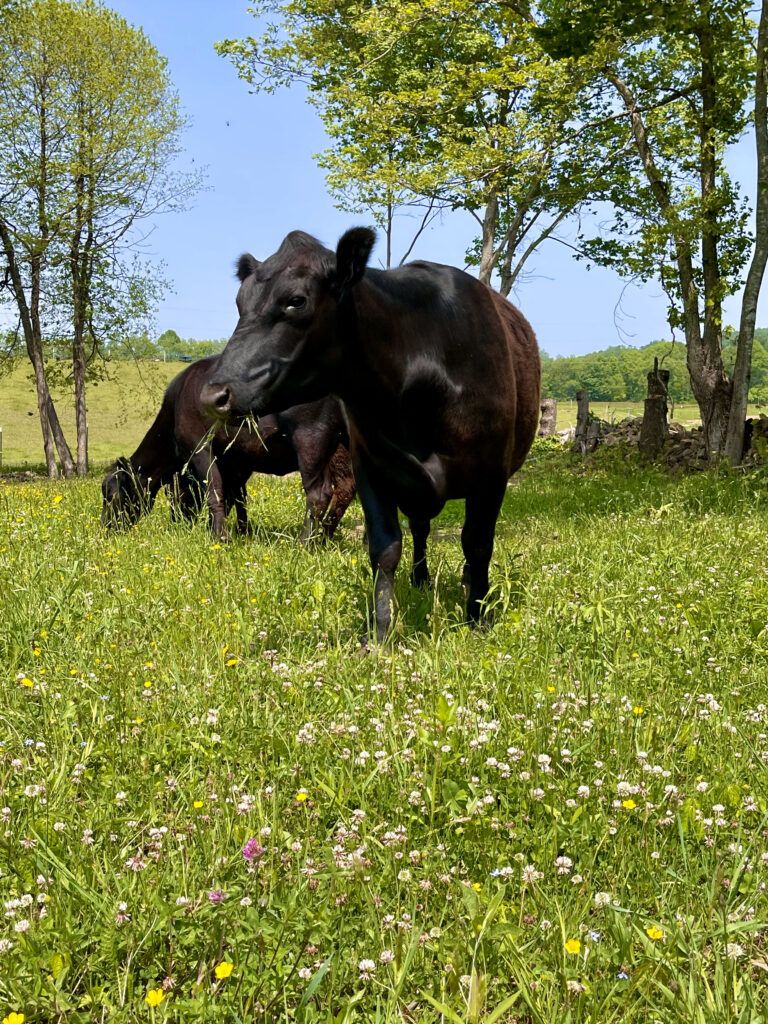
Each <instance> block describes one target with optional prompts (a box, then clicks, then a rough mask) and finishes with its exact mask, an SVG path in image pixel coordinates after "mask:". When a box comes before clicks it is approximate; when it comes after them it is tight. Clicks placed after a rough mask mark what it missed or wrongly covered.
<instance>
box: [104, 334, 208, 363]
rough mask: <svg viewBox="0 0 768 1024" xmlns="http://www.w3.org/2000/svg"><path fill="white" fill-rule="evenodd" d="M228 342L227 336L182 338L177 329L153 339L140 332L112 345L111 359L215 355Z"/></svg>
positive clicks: (188, 357) (110, 348)
mask: <svg viewBox="0 0 768 1024" xmlns="http://www.w3.org/2000/svg"><path fill="white" fill-rule="evenodd" d="M226 343H227V339H226V338H218V339H215V340H213V341H204V340H200V339H198V338H180V337H179V336H178V334H177V333H176V331H164V332H163V333H162V334H161V335H160V337H159V338H158V339H157V340H156V341H153V340H152V339H151V338H150V337H149V335H147V334H140V335H136V336H135V337H131V338H127V339H126V340H125V341H120V342H118V343H116V344H114V345H111V346H110V347H109V350H108V357H109V358H110V359H162V360H168V361H170V360H174V359H182V360H184V361H186V360H191V359H204V358H205V357H206V356H215V355H217V354H218V353H219V352H221V351H222V349H223V348H224V346H225V345H226Z"/></svg>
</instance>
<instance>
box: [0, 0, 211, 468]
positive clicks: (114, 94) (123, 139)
mask: <svg viewBox="0 0 768 1024" xmlns="http://www.w3.org/2000/svg"><path fill="white" fill-rule="evenodd" d="M0 62H2V66H3V70H4V75H3V79H2V81H0V133H1V134H2V137H3V139H4V146H3V147H2V149H1V150H0V194H1V195H2V207H1V208H0V244H1V245H2V252H3V255H4V258H5V261H6V264H7V267H8V276H9V279H10V282H11V292H12V295H13V301H14V303H15V305H16V307H17V309H18V312H19V317H20V320H21V324H22V329H23V333H24V338H25V342H26V346H27V351H28V354H29V357H30V359H31V361H32V363H33V366H34V370H35V381H36V386H37V392H38V411H39V415H40V421H41V428H42V433H43V444H44V448H45V453H46V464H47V466H48V472H49V473H50V474H51V475H55V474H56V472H57V468H56V459H55V452H54V446H53V442H55V445H56V448H57V449H58V454H59V458H60V460H61V463H62V469H63V471H64V473H65V474H66V475H70V474H71V473H72V472H73V471H74V470H75V465H74V461H73V459H72V456H71V453H70V450H69V446H68V445H67V442H66V439H65V438H64V435H63V432H62V431H61V428H60V425H59V423H58V417H57V416H56V411H55V408H54V405H53V401H52V398H51V395H50V388H49V386H48V382H47V378H46V370H45V365H44V361H43V341H44V337H45V335H46V333H53V334H55V335H57V336H58V337H67V338H69V341H70V346H71V358H72V381H73V385H74V392H75V413H76V424H77V464H76V469H77V472H79V473H84V472H85V471H86V468H87V447H86V438H87V432H86V398H85V388H86V378H87V368H88V364H89V361H90V360H91V359H92V358H93V357H94V355H95V354H96V352H97V350H98V349H99V347H100V346H101V347H104V346H106V345H108V343H109V339H110V335H112V336H114V334H116V333H117V332H122V331H125V329H126V326H127V325H129V324H130V323H131V322H133V321H134V320H135V319H137V318H138V319H141V318H142V317H144V316H145V315H146V312H147V309H148V307H149V306H151V305H152V304H153V302H154V300H155V299H156V297H157V291H156V288H157V281H156V279H155V277H154V275H151V274H149V273H148V272H147V269H146V266H145V265H141V261H140V260H139V262H138V263H137V261H136V258H135V256H134V258H133V259H131V250H132V246H134V245H135V243H136V241H137V237H138V236H137V232H136V225H137V224H138V223H139V222H140V221H141V220H142V219H143V218H146V217H147V216H149V215H150V214H154V213H156V212H158V211H161V210H169V209H174V208H176V207H178V206H179V204H180V203H182V202H183V201H184V200H185V199H186V198H187V197H188V196H190V195H191V194H192V193H193V192H194V191H195V189H196V188H197V187H198V186H199V179H198V178H197V176H194V175H185V174H175V173H173V172H172V171H171V169H170V164H171V161H172V160H173V158H174V157H175V156H176V154H177V153H178V149H179V143H178V140H179V136H180V133H181V130H182V128H183V127H184V120H183V118H182V116H181V114H180V113H179V108H178V98H177V96H176V94H175V93H174V92H173V91H172V88H171V85H170V81H169V78H168V75H167V71H166V66H165V61H164V60H163V59H162V58H161V57H160V56H159V54H158V53H157V51H156V50H155V49H154V47H153V46H152V45H151V43H150V42H149V40H148V39H147V38H146V36H144V34H143V33H142V32H141V31H140V30H138V29H135V28H133V27H131V26H129V25H128V24H127V22H125V21H124V20H123V19H122V18H120V17H119V16H118V15H116V14H114V13H113V12H111V11H109V10H107V9H106V8H104V7H102V6H100V5H99V4H98V3H96V2H95V0H82V2H74V0H22V2H20V3H19V4H18V5H17V6H16V8H15V10H14V12H13V13H12V16H10V17H5V18H4V19H3V21H2V23H1V27H0Z"/></svg>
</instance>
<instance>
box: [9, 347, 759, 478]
mask: <svg viewBox="0 0 768 1024" xmlns="http://www.w3.org/2000/svg"><path fill="white" fill-rule="evenodd" d="M184 367H185V364H184V363H154V362H140V363H133V362H114V363H109V364H108V366H107V375H108V379H107V380H104V381H102V382H100V383H98V384H96V385H93V384H92V385H90V387H89V389H88V430H89V445H90V457H91V462H92V463H93V464H94V465H96V466H98V465H99V464H102V465H104V464H106V463H108V462H111V461H112V460H113V459H115V458H117V456H118V455H125V454H130V453H131V452H132V451H133V450H134V449H135V448H136V445H137V444H138V442H139V441H140V440H141V438H142V437H143V436H144V434H145V432H146V430H147V428H148V427H149V425H150V424H151V422H152V420H153V419H154V416H155V414H156V412H157V410H158V409H159V407H160V400H161V398H162V395H163V391H164V389H165V387H166V386H167V384H168V382H169V381H170V380H171V378H172V377H174V376H175V375H176V374H177V373H178V372H179V371H180V370H183V369H184ZM56 408H57V410H58V412H59V416H60V418H61V420H62V423H63V426H64V431H65V434H66V436H67V439H68V440H69V441H70V444H71V446H72V447H73V448H74V444H75V428H74V421H75V418H74V411H73V409H72V399H71V396H69V395H64V394H61V393H60V394H57V396H56ZM592 411H593V413H594V414H595V415H596V416H600V417H601V418H602V419H606V420H609V421H610V420H615V421H616V422H618V421H619V420H621V419H623V418H624V417H625V416H642V414H643V403H642V402H615V403H608V402H594V403H593V404H592ZM758 413H759V410H757V409H756V408H755V407H753V406H750V408H749V409H748V411H747V415H748V416H755V415H758ZM698 414H699V410H698V408H697V407H696V406H695V405H683V406H680V405H679V406H677V407H676V408H675V415H674V418H675V419H676V420H678V421H679V422H682V423H691V422H698ZM575 425H576V403H575V402H574V401H569V400H560V401H559V402H558V409H557V428H558V430H565V429H566V428H567V427H573V426H575ZM0 427H2V430H3V466H5V467H13V466H16V467H20V468H23V467H24V466H26V465H30V466H39V465H40V463H41V462H42V461H43V452H42V442H41V440H40V423H39V420H38V416H37V398H36V395H35V386H34V381H33V379H32V377H31V369H30V367H29V364H28V363H27V362H26V361H25V360H24V361H23V360H19V361H18V362H17V365H16V366H15V368H14V370H13V371H12V372H11V373H10V374H7V375H5V376H3V377H0Z"/></svg>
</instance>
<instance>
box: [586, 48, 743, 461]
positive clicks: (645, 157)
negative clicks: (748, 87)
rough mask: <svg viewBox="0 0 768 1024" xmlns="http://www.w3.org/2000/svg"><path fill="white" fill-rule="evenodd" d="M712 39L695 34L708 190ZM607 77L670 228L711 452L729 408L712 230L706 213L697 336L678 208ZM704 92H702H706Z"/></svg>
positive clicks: (632, 112)
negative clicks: (701, 293) (702, 306)
mask: <svg viewBox="0 0 768 1024" xmlns="http://www.w3.org/2000/svg"><path fill="white" fill-rule="evenodd" d="M710 51H711V40H710V39H709V37H708V36H707V35H706V32H705V31H703V32H702V33H701V35H700V55H701V60H702V86H701V89H702V107H703V109H704V110H705V111H706V116H705V118H704V120H703V123H702V135H701V146H700V157H701V163H702V168H701V174H702V179H701V180H702V189H703V190H704V189H706V190H708V192H707V195H708V196H709V198H710V201H711V198H712V196H711V192H712V190H713V189H714V187H715V185H716V182H715V181H714V177H713V174H714V169H713V166H712V163H711V158H710V148H711V142H712V129H711V125H710V122H711V120H712V117H713V107H714V104H715V102H716V97H715V95H714V92H713V90H714V84H713V80H712V68H711V60H712V54H711V52H710ZM605 73H606V76H607V77H608V79H609V81H611V82H612V83H613V85H614V86H615V88H616V90H617V92H618V93H619V95H620V96H621V98H622V100H623V102H624V106H625V109H626V111H627V113H628V114H629V117H630V124H631V128H632V135H633V137H634V140H635V146H636V148H637V151H638V154H639V156H640V159H641V161H642V164H643V170H644V171H645V176H646V178H647V179H648V183H649V185H650V186H651V192H652V194H653V197H654V199H655V200H656V204H657V206H658V207H659V210H660V212H661V213H662V215H663V216H664V219H665V220H666V221H667V224H668V225H669V227H670V230H671V232H672V235H673V238H674V240H675V261H676V263H677V271H678V279H679V281H680V292H681V295H682V299H683V314H684V322H685V343H686V359H687V364H688V373H689V375H690V378H691V388H692V390H693V395H694V398H695V399H696V402H697V404H698V406H699V411H700V412H701V422H702V425H703V428H704V437H705V442H706V445H707V451H708V452H709V453H710V455H711V454H712V453H713V452H714V453H717V452H719V451H720V448H721V446H722V444H723V442H724V441H725V431H726V427H727V424H728V411H729V408H730V382H729V380H728V375H727V374H726V372H725V368H724V367H723V360H722V352H721V341H722V339H721V320H720V308H721V302H720V298H719V287H720V270H719V266H718V261H717V247H716V229H715V227H713V225H712V223H711V217H710V218H709V221H708V220H707V217H704V218H703V219H704V226H703V228H702V269H703V273H704V283H705V292H704V307H705V316H704V324H705V334H704V337H702V331H701V316H700V313H699V292H698V289H697V287H696V279H695V276H694V271H693V252H692V249H691V244H690V242H689V241H688V238H687V237H686V233H685V230H684V229H683V226H682V224H681V223H680V218H679V216H678V213H677V210H676V209H675V206H674V204H673V203H672V201H671V199H670V193H669V187H668V186H667V184H666V182H665V181H664V180H663V178H662V176H661V174H660V173H659V170H658V168H657V166H656V161H655V159H654V156H653V152H652V150H651V145H650V142H649V140H648V134H647V131H646V127H645V122H644V120H643V116H642V113H641V112H640V108H639V104H638V102H637V99H636V98H635V96H634V94H633V93H632V91H631V89H630V88H629V86H628V85H627V83H626V82H624V81H623V79H621V78H619V76H618V74H617V73H616V71H615V70H614V69H613V68H611V67H606V69H605ZM705 93H706V95H705Z"/></svg>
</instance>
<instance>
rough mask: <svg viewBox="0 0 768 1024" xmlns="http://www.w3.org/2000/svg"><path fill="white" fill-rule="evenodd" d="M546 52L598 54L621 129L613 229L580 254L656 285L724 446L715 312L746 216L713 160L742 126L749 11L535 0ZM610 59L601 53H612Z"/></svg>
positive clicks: (625, 0) (739, 248) (681, 2)
mask: <svg viewBox="0 0 768 1024" xmlns="http://www.w3.org/2000/svg"><path fill="white" fill-rule="evenodd" d="M543 3H544V10H545V13H546V15H547V20H546V22H545V24H544V26H543V28H542V30H541V36H542V40H543V42H544V44H545V45H546V46H547V49H548V51H549V52H550V53H551V54H553V55H561V56H563V57H564V58H565V59H568V60H571V59H573V57H574V56H578V55H580V54H583V53H587V52H590V53H594V54H595V55H597V54H598V53H600V54H602V55H603V57H604V64H603V68H604V74H605V77H606V79H607V80H608V81H609V82H610V83H611V84H612V86H613V88H614V89H615V93H616V97H617V100H618V102H619V103H620V105H621V109H623V111H624V113H625V115H626V117H627V118H628V120H629V123H630V126H631V130H632V136H633V139H634V146H635V152H636V161H635V164H634V167H630V168H626V166H624V165H623V166H622V167H621V168H620V169H619V173H617V174H616V175H615V176H614V188H613V190H612V194H611V198H612V201H613V203H614V204H615V209H616V217H615V221H614V225H613V231H612V232H609V233H608V234H607V235H606V236H604V237H602V238H599V239H595V240H593V241H592V242H591V244H587V245H586V246H585V249H586V251H587V252H588V253H589V254H590V255H591V256H592V258H594V259H595V260H596V261H598V262H600V263H602V264H603V265H606V266H612V267H615V268H617V269H619V270H620V272H623V273H631V274H634V275H636V276H638V277H640V278H642V279H649V278H652V277H657V278H659V279H660V280H661V282H662V284H663V286H664V287H665V289H666V291H667V294H668V295H669V297H670V303H671V307H670V323H671V324H672V325H673V326H679V327H682V328H683V330H684V333H685V339H686V353H687V359H688V370H689V374H690V380H691V386H692V388H693V393H694V395H695V397H696V401H697V403H698V405H699V409H700V411H701V417H702V423H703V426H704V431H705V436H706V439H707V445H708V448H709V450H710V451H713V452H720V451H721V450H722V449H723V447H724V444H725V440H726V429H727V425H728V417H729V412H730V406H731V383H730V381H729V379H728V376H727V373H726V371H725V367H724V365H723V359H722V303H723V299H724V298H725V296H727V295H728V294H730V293H732V292H733V291H735V290H736V289H737V288H738V287H739V283H740V273H741V270H742V267H743V266H744V263H745V260H746V258H747V255H748V250H749V237H748V233H747V230H746V208H745V204H744V202H743V200H742V199H741V198H740V196H739V195H738V192H737V189H736V186H735V185H734V183H733V182H732V181H731V180H730V178H729V176H728V174H727V171H726V168H725V165H724V161H723V155H724V152H725V149H726V147H727V146H728V145H729V144H730V143H732V142H734V141H736V140H737V139H738V138H739V137H740V136H741V135H742V134H743V132H744V131H745V129H746V127H747V121H748V117H747V113H746V111H745V108H744V102H745V99H746V97H747V94H748V91H749V87H750V75H751V69H752V60H751V56H750V51H749V44H750V26H749V23H748V21H747V16H748V9H747V6H746V4H745V3H744V2H743V0H703V2H701V0H594V2H593V0H590V2H589V3H586V2H584V0H543ZM611 51H612V52H611Z"/></svg>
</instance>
